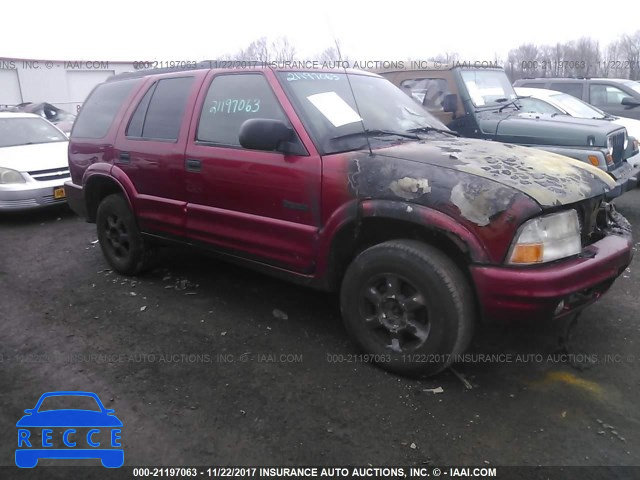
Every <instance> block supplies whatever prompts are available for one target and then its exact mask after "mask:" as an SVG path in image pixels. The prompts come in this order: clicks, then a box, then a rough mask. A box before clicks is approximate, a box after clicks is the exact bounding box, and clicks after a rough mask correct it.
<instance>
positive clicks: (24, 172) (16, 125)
mask: <svg viewBox="0 0 640 480" xmlns="http://www.w3.org/2000/svg"><path fill="white" fill-rule="evenodd" d="M68 143H69V141H68V138H67V136H66V135H65V134H64V133H63V132H62V131H61V130H59V129H58V128H56V127H55V126H54V125H52V124H51V123H49V122H48V121H46V120H45V119H43V118H42V117H40V116H38V115H34V114H31V113H13V112H0V212H4V211H16V210H30V209H35V208H41V207H45V206H49V205H54V204H59V203H64V202H65V201H66V195H65V191H64V187H63V185H64V182H65V180H68V179H69V178H70V176H69V163H68V160H67V146H68Z"/></svg>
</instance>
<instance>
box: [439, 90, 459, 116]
mask: <svg viewBox="0 0 640 480" xmlns="http://www.w3.org/2000/svg"><path fill="white" fill-rule="evenodd" d="M457 107H458V95H456V94H455V93H450V94H448V95H445V96H444V98H443V99H442V110H444V111H445V112H450V113H455V111H456V109H457Z"/></svg>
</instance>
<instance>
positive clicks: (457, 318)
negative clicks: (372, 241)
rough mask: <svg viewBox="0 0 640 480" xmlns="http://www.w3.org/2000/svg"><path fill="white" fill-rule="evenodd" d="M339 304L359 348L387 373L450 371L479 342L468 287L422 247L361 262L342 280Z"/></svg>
mask: <svg viewBox="0 0 640 480" xmlns="http://www.w3.org/2000/svg"><path fill="white" fill-rule="evenodd" d="M340 304H341V311H342V317H343V320H344V324H345V327H346V329H347V332H348V333H349V335H350V336H351V338H352V340H353V341H354V342H355V343H356V344H357V345H358V346H359V347H360V348H361V349H362V350H363V351H364V352H366V353H368V354H371V357H372V360H373V361H374V362H375V363H377V364H378V365H379V366H380V367H382V368H384V369H386V370H389V371H391V372H394V373H399V374H402V375H409V376H427V375H434V374H436V373H438V372H440V371H442V370H444V369H445V368H447V367H448V366H449V365H451V364H452V363H453V362H454V361H455V357H456V356H457V355H459V354H461V353H462V352H464V350H465V349H466V348H467V347H468V345H469V342H470V341H471V337H472V335H473V328H474V324H475V307H474V297H473V291H472V289H471V287H470V285H469V282H468V281H467V279H466V278H465V276H464V274H463V273H462V272H461V271H460V269H459V268H458V266H457V265H456V264H455V263H454V262H453V261H452V260H451V259H450V258H449V257H447V256H446V255H445V254H444V253H442V251H440V250H438V249H436V248H434V247H432V246H430V245H427V244H425V243H422V242H419V241H415V240H394V241H389V242H385V243H381V244H379V245H375V246H373V247H371V248H369V249H367V250H365V251H364V252H362V253H361V254H360V255H358V256H357V257H356V259H355V260H354V261H353V262H352V263H351V265H350V266H349V268H348V269H347V272H346V274H345V277H344V279H343V282H342V288H341V292H340Z"/></svg>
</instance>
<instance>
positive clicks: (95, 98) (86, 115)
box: [71, 78, 140, 138]
mask: <svg viewBox="0 0 640 480" xmlns="http://www.w3.org/2000/svg"><path fill="white" fill-rule="evenodd" d="M139 83H140V79H137V78H136V79H131V80H121V81H118V82H107V83H103V84H101V85H98V86H97V87H96V88H95V90H94V91H93V92H92V93H91V95H89V98H87V100H86V101H85V102H84V105H83V106H82V110H80V114H79V115H78V118H77V119H76V121H75V124H74V126H73V131H72V132H71V136H72V137H80V138H102V137H104V136H105V135H106V134H107V132H108V131H109V127H110V126H111V124H112V123H113V120H114V119H115V118H116V115H117V114H118V111H119V110H120V107H122V104H123V103H124V101H125V99H126V98H127V97H128V96H129V94H130V93H131V92H132V91H133V88H134V87H135V86H136V85H138V84H139Z"/></svg>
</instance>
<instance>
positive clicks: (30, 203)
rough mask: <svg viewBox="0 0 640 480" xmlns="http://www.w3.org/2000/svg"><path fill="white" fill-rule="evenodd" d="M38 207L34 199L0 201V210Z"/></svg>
mask: <svg viewBox="0 0 640 480" xmlns="http://www.w3.org/2000/svg"><path fill="white" fill-rule="evenodd" d="M37 205H38V202H36V200H35V198H29V199H26V200H0V208H25V207H35V206H37Z"/></svg>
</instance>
